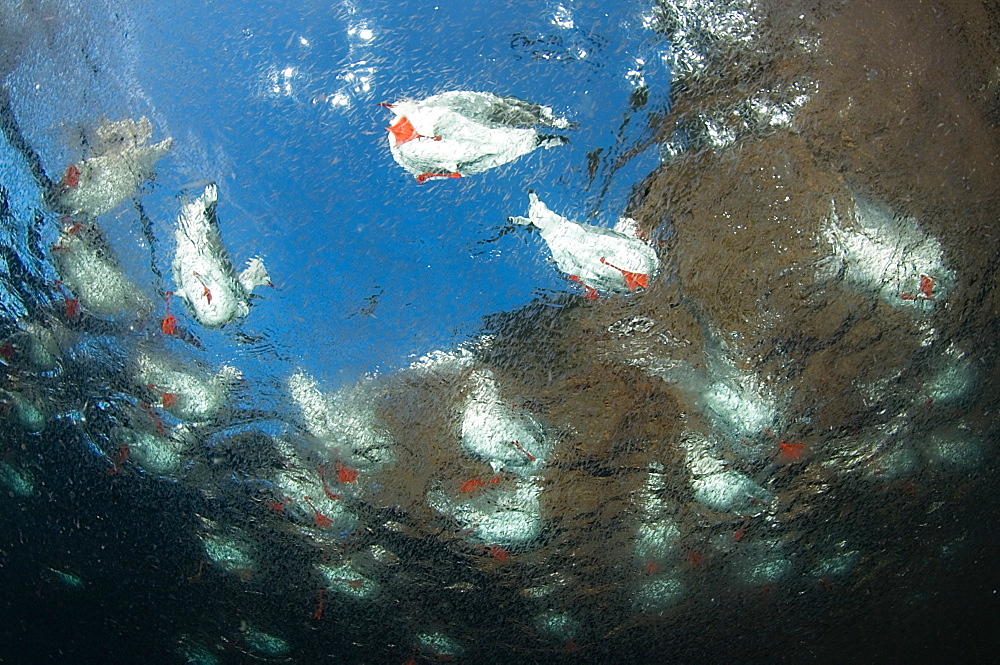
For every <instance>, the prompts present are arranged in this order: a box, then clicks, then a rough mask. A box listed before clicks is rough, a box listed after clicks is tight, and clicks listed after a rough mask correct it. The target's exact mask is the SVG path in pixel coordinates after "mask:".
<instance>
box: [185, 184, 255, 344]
mask: <svg viewBox="0 0 1000 665" xmlns="http://www.w3.org/2000/svg"><path fill="white" fill-rule="evenodd" d="M218 195H219V193H218V188H217V187H216V186H215V185H214V184H213V185H209V186H208V187H206V188H205V192H204V193H203V194H202V195H201V196H200V197H198V198H197V199H195V200H194V201H189V202H187V203H185V204H184V205H183V206H182V208H181V214H180V216H179V217H178V218H177V229H176V230H175V232H174V238H175V239H176V241H177V253H176V254H175V255H174V264H173V268H174V282H175V283H176V285H177V289H176V291H175V293H176V294H177V295H178V296H180V297H181V298H182V299H183V300H184V302H185V303H187V306H188V311H190V312H191V314H192V315H193V316H194V318H195V319H197V320H198V322H199V323H200V324H201V325H203V326H206V327H209V328H219V327H222V326H224V325H226V324H227V323H231V322H233V321H235V320H236V319H238V318H240V317H243V316H246V315H247V313H249V311H250V297H251V293H252V292H253V290H254V288H256V287H258V286H265V285H266V286H272V284H271V279H270V277H269V276H268V274H267V269H266V268H265V267H264V262H263V261H262V260H261V259H260V258H256V257H255V258H253V259H250V261H248V262H247V267H246V269H245V270H244V271H243V272H242V273H240V274H239V275H237V274H236V269H235V268H234V267H233V263H232V261H231V260H230V258H229V253H228V252H227V251H226V247H225V246H224V245H223V244H222V236H221V235H220V234H219V220H218V218H217V217H216V215H215V204H216V201H217V200H218Z"/></svg>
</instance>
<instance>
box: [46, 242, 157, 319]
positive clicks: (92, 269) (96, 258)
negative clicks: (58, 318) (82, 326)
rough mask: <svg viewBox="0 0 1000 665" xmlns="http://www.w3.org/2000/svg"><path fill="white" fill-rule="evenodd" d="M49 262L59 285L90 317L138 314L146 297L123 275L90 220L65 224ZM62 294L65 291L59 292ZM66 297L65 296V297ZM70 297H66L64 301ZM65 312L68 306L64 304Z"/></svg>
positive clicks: (146, 302) (145, 306)
mask: <svg viewBox="0 0 1000 665" xmlns="http://www.w3.org/2000/svg"><path fill="white" fill-rule="evenodd" d="M51 251H52V261H53V263H55V266H56V272H57V273H58V274H59V279H60V281H59V282H57V284H56V285H57V286H58V287H59V289H60V290H61V291H62V290H63V286H66V287H68V288H69V290H70V291H72V293H73V294H74V295H76V302H79V304H80V305H82V306H83V308H84V309H85V310H86V311H87V312H89V313H90V314H92V315H94V316H99V317H117V316H119V315H122V314H124V313H125V312H132V313H135V314H136V315H137V316H138V317H141V316H142V315H143V314H145V313H146V311H147V310H148V308H149V305H150V303H149V299H148V298H147V297H146V296H145V295H144V294H143V293H142V292H141V291H140V290H139V288H138V287H137V286H136V285H135V284H133V283H132V282H131V280H129V278H128V277H126V276H125V271H124V270H123V269H122V267H121V264H120V263H119V262H118V259H117V257H116V256H115V253H114V251H113V250H112V248H111V245H110V244H109V243H108V241H107V239H106V238H105V237H104V233H103V232H102V231H101V228H100V227H99V226H98V225H97V224H95V223H94V222H76V223H68V224H67V225H66V226H65V227H64V228H63V230H62V233H61V234H60V235H59V238H58V240H56V243H55V244H54V245H53V246H52V248H51ZM63 295H64V296H66V293H65V292H64V293H63ZM66 297H67V298H68V296H66ZM72 301H73V299H68V300H67V303H69V302H72ZM67 315H69V316H72V315H73V314H72V309H71V308H69V307H67Z"/></svg>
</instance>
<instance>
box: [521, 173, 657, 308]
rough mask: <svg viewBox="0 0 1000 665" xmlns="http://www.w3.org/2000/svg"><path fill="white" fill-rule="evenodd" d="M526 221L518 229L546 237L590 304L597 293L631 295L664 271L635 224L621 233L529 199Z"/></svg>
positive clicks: (620, 228) (629, 223)
mask: <svg viewBox="0 0 1000 665" xmlns="http://www.w3.org/2000/svg"><path fill="white" fill-rule="evenodd" d="M528 198H529V201H530V204H529V206H528V216H527V217H510V218H509V220H510V221H511V222H513V223H515V224H523V225H534V226H536V227H537V228H538V230H539V231H540V232H541V234H542V238H544V239H545V242H546V244H548V246H549V250H550V251H551V252H552V258H553V259H554V260H555V262H556V266H558V268H559V270H561V271H562V272H564V273H566V275H567V276H568V277H569V279H571V280H573V281H574V282H577V283H579V284H581V285H582V286H583V287H584V289H586V293H587V297H588V298H590V299H591V300H593V299H596V298H597V297H598V291H612V292H617V293H628V292H629V291H635V290H636V289H639V288H645V287H647V286H649V280H650V279H651V278H652V277H653V276H654V275H655V274H656V271H657V270H658V269H659V266H660V260H659V259H658V258H657V256H656V251H655V250H654V249H653V248H652V247H650V246H649V245H648V244H647V243H646V242H645V241H644V240H642V239H641V238H640V237H639V235H638V228H637V226H636V223H635V222H634V221H633V220H631V219H628V218H626V219H623V220H622V221H621V222H620V223H619V224H618V226H617V227H616V229H617V230H612V229H606V228H603V227H600V226H592V225H590V224H581V223H580V222H574V221H572V220H569V219H566V218H565V217H562V216H560V215H557V214H556V213H554V212H552V211H551V210H549V208H548V206H546V205H545V204H544V203H542V202H541V201H540V200H539V198H538V195H537V194H535V193H534V192H529V193H528Z"/></svg>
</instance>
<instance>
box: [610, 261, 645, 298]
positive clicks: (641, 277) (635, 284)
mask: <svg viewBox="0 0 1000 665" xmlns="http://www.w3.org/2000/svg"><path fill="white" fill-rule="evenodd" d="M601 263H603V264H604V265H606V266H608V267H611V268H614V269H615V270H617V271H618V272H620V273H621V274H622V277H624V278H625V286H627V287H628V288H629V290H630V291H635V290H636V289H638V288H643V289H644V288H646V287H647V286H649V275H647V274H645V273H641V272H632V271H630V270H625V269H624V268H619V267H618V266H616V265H614V264H612V263H609V262H608V261H607V260H606V259H605V258H604V257H603V256H602V257H601Z"/></svg>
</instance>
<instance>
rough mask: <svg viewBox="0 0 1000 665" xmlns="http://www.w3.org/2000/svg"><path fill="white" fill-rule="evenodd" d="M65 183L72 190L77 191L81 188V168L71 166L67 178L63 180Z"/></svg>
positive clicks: (74, 165) (67, 171) (67, 170)
mask: <svg viewBox="0 0 1000 665" xmlns="http://www.w3.org/2000/svg"><path fill="white" fill-rule="evenodd" d="M63 182H65V183H66V186H67V187H69V188H70V189H76V188H77V187H79V186H80V167H78V166H77V165H76V164H70V165H69V168H67V169H66V176H65V177H64V178H63Z"/></svg>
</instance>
